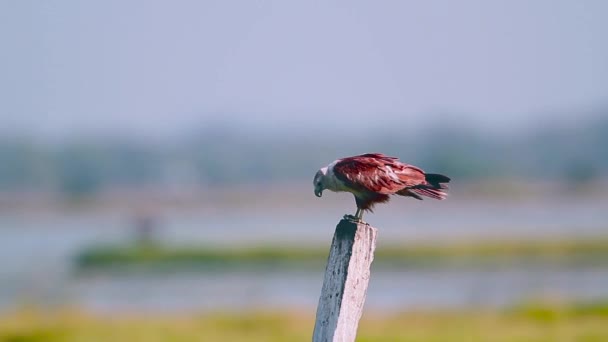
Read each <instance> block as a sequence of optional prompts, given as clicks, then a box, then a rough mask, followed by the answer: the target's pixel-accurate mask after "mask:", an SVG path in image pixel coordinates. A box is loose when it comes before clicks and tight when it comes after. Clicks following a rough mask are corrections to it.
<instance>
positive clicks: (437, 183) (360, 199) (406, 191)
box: [313, 153, 450, 222]
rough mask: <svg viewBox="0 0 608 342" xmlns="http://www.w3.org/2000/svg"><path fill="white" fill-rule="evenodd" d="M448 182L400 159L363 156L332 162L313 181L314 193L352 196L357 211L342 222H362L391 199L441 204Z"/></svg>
mask: <svg viewBox="0 0 608 342" xmlns="http://www.w3.org/2000/svg"><path fill="white" fill-rule="evenodd" d="M449 182H450V178H449V177H447V176H444V175H441V174H437V173H425V172H424V171H423V170H422V169H421V168H419V167H417V166H414V165H409V164H405V163H402V162H401V161H399V158H396V157H390V156H387V155H384V154H382V153H365V154H360V155H356V156H352V157H345V158H341V159H338V160H335V161H333V162H332V163H330V164H329V165H327V166H325V167H322V168H321V169H319V171H317V173H316V174H315V177H314V179H313V185H314V193H315V195H316V196H317V197H321V196H323V190H331V191H334V192H350V193H352V194H353V195H354V196H355V203H356V205H357V211H356V212H355V215H345V218H348V219H351V220H354V221H357V222H364V221H363V213H364V212H365V211H369V212H373V208H374V206H375V205H376V204H379V203H386V202H388V201H389V200H390V195H399V196H406V197H413V198H415V199H418V200H422V196H426V197H430V198H434V199H438V200H443V199H445V198H446V197H447V195H448V193H447V190H448V185H447V183H449Z"/></svg>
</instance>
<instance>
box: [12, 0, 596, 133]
mask: <svg viewBox="0 0 608 342" xmlns="http://www.w3.org/2000/svg"><path fill="white" fill-rule="evenodd" d="M607 104H608V1H603V0H597V1H588V0H587V1H585V0H577V1H572V0H570V1H558V0H542V1H541V0H537V1H529V0H519V1H516V0H509V1H488V0H475V1H473V0H469V1H448V0H446V1H373V2H372V1H348V2H346V1H335V2H331V3H330V2H323V1H318V2H312V1H217V2H210V1H197V0H192V1H143V0H142V1H123V0H113V1H110V0H104V1H51V0H46V1H25V0H20V1H10V0H3V1H1V0H0V127H1V131H0V132H4V133H6V132H12V133H15V132H22V131H23V132H28V133H34V134H42V135H49V136H53V135H70V134H74V133H75V132H80V133H82V132H95V133H99V132H102V133H103V132H111V133H116V132H118V133H131V132H136V133H137V134H144V135H145V134H151V135H159V134H160V135H166V134H176V133H181V132H184V131H187V130H188V129H191V128H192V127H193V126H195V125H199V124H201V123H205V122H207V121H208V120H214V121H217V120H218V118H231V119H233V120H235V121H238V122H242V123H247V122H255V123H258V124H260V125H269V124H270V125H272V126H273V127H278V126H279V125H282V126H285V127H287V128H294V127H296V125H306V127H312V126H319V125H328V124H336V123H340V122H348V123H350V124H352V125H355V126H356V125H366V124H369V123H372V122H374V124H375V125H376V126H382V125H383V124H387V125H388V124H390V123H392V122H394V121H396V120H402V121H407V122H409V123H412V125H414V124H415V123H417V122H421V121H424V120H425V118H426V117H428V116H429V115H431V114H435V113H445V112H450V113H453V114H452V115H453V117H452V119H458V118H459V117H460V116H461V117H462V118H464V119H465V120H468V121H472V122H478V123H479V124H482V125H487V126H490V127H493V128H496V127H501V126H506V127H516V126H518V125H519V126H521V124H526V123H528V122H536V121H538V120H540V119H541V116H542V115H546V116H549V115H553V114H552V113H554V112H555V111H558V112H559V113H561V114H560V115H577V114H576V113H574V114H573V112H572V111H577V110H581V109H582V110H585V109H589V108H594V107H596V106H605V105H607ZM253 115H256V118H255V119H254V118H252V116H253Z"/></svg>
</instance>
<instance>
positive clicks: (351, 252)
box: [312, 218, 377, 342]
mask: <svg viewBox="0 0 608 342" xmlns="http://www.w3.org/2000/svg"><path fill="white" fill-rule="evenodd" d="M376 234H377V230H376V228H374V227H372V226H370V225H368V224H365V223H358V222H354V221H350V220H348V219H346V218H345V219H342V220H341V221H340V223H338V226H337V227H336V232H335V233H334V238H333V241H332V243H331V248H330V250H329V258H328V260H327V267H326V269H325V278H324V280H323V289H322V290H321V297H320V298H319V305H318V306H317V319H316V322H315V330H314V333H313V338H312V340H313V342H354V341H355V337H356V336H357V326H358V325H359V319H360V318H361V314H362V313H363V304H364V303H365V296H366V293H367V285H368V283H369V276H370V266H371V264H372V261H373V260H374V250H375V249H376Z"/></svg>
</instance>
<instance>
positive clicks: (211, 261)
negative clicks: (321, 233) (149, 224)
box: [75, 238, 608, 269]
mask: <svg viewBox="0 0 608 342" xmlns="http://www.w3.org/2000/svg"><path fill="white" fill-rule="evenodd" d="M328 249H329V246H323V247H322V248H321V247H296V246H284V245H275V246H256V247H241V248H223V249H222V248H213V247H206V246H190V247H167V246H162V245H157V244H133V245H125V246H95V247H91V248H88V249H86V250H84V251H82V252H81V253H80V254H79V255H77V256H76V259H75V260H76V264H77V265H78V266H79V268H81V269H90V268H100V267H101V268H103V267H117V266H120V267H125V266H163V265H170V266H171V267H174V266H176V265H189V266H192V265H201V266H207V267H214V266H218V267H222V268H224V267H230V266H232V267H251V266H255V265H259V266H264V267H274V266H285V265H289V266H290V267H293V266H315V267H319V266H322V265H324V263H325V261H326V260H327V254H328ZM518 262H522V263H531V262H541V263H560V264H572V265H576V264H586V265H589V264H599V265H606V264H608V239H606V238H604V239H592V240H591V239H589V240H555V241H541V240H539V241H479V242H466V243H465V242H460V243H452V244H416V245H413V244H411V245H396V244H392V245H384V246H379V247H378V249H377V251H376V257H375V261H374V266H375V267H382V266H385V265H387V266H416V267H427V266H438V265H447V266H458V265H483V264H490V265H495V264H500V263H510V264H513V263H518Z"/></svg>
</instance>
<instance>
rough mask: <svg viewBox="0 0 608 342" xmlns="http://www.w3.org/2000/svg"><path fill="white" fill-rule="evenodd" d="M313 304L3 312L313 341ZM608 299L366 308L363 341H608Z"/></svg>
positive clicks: (40, 327)
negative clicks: (282, 308) (188, 311)
mask: <svg viewBox="0 0 608 342" xmlns="http://www.w3.org/2000/svg"><path fill="white" fill-rule="evenodd" d="M313 311H314V310H309V311H308V312H306V313H303V312H294V311H290V312H266V311H249V312H239V313H214V314H202V315H179V314H175V315H133V314H120V313H118V314H116V313H115V314H112V315H111V316H95V315H91V314H87V313H83V312H79V311H77V310H60V311H54V312H52V313H51V312H44V311H41V310H21V311H17V312H13V313H5V314H3V315H1V316H0V341H5V342H70V341H79V342H96V341H99V342H101V341H103V342H106V341H113V342H122V341H125V342H126V341H129V342H131V341H146V342H155V341H158V342H160V341H162V342H169V341H171V342H180V341H184V342H185V341H188V342H190V341H223V342H236V341H248V342H283V341H290V342H298V341H310V338H311V336H312V330H313V326H314V312H313ZM607 326H608V303H593V304H582V305H553V304H551V305H543V304H536V305H524V306H521V307H517V308H512V309H507V310H496V311H492V310H485V311H475V310H469V311H466V310H463V311H456V310H454V311H443V312H436V311H430V312H405V313H401V314H381V313H369V312H365V313H364V314H363V318H362V321H361V323H360V325H359V330H358V337H357V341H362V342H372V341H374V342H400V341H403V342H417V341H420V342H423V341H437V342H438V341H471V342H475V341H480V342H481V341H499V342H501V341H502V342H511V341H512V342H522V341H537V342H545V341H546V342H550V341H551V342H561V341H563V342H566V341H568V342H569V341H588V342H600V341H608V329H606V327H607Z"/></svg>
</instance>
